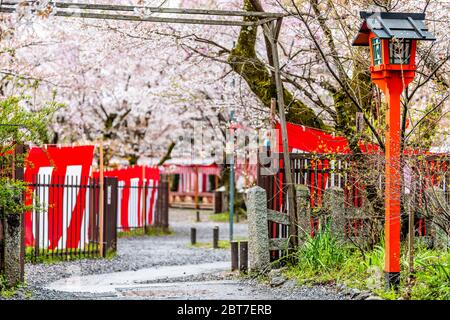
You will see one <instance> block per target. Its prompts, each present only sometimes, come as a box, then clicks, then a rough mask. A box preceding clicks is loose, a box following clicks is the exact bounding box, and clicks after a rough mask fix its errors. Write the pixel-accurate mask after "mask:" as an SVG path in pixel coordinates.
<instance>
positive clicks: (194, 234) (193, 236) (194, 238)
mask: <svg viewBox="0 0 450 320" xmlns="http://www.w3.org/2000/svg"><path fill="white" fill-rule="evenodd" d="M196 243H197V229H195V228H191V245H194V244H196Z"/></svg>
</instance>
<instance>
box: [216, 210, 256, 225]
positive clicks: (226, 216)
mask: <svg viewBox="0 0 450 320" xmlns="http://www.w3.org/2000/svg"><path fill="white" fill-rule="evenodd" d="M235 214H236V213H235ZM208 219H209V220H210V221H213V222H224V223H226V222H229V221H230V213H229V212H228V211H226V212H222V213H214V214H211V215H209V217H208ZM245 221H247V215H246V214H245V211H243V210H239V222H238V223H240V222H245ZM233 222H235V223H236V216H234V217H233Z"/></svg>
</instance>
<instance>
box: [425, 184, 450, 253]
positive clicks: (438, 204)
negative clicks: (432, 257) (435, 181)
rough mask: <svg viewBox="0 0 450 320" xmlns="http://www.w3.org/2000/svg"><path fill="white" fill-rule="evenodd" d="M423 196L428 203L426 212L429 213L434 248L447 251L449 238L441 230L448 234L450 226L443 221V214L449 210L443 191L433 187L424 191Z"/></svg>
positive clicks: (449, 244)
mask: <svg viewBox="0 0 450 320" xmlns="http://www.w3.org/2000/svg"><path fill="white" fill-rule="evenodd" d="M425 195H426V198H427V202H428V208H426V211H428V212H430V213H431V219H430V220H431V230H430V233H431V236H432V237H433V240H434V241H433V242H434V246H435V247H436V248H439V249H444V250H446V249H448V248H449V246H450V243H449V242H450V238H449V236H448V235H447V233H446V232H445V231H444V230H443V228H445V229H446V230H447V232H450V224H449V222H448V221H447V220H446V219H445V217H444V215H443V212H445V211H447V212H448V210H450V208H449V207H448V204H447V202H446V200H445V192H444V190H442V189H440V188H437V187H434V188H428V189H426V190H425Z"/></svg>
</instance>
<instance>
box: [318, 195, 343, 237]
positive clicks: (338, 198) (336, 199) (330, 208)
mask: <svg viewBox="0 0 450 320" xmlns="http://www.w3.org/2000/svg"><path fill="white" fill-rule="evenodd" d="M323 209H325V211H326V212H327V214H328V215H329V219H330V220H329V221H330V223H331V225H330V231H331V233H332V234H334V235H336V236H339V237H343V236H344V234H345V230H344V226H345V199H344V190H343V189H342V188H339V187H331V188H328V189H326V190H325V192H324V194H323Z"/></svg>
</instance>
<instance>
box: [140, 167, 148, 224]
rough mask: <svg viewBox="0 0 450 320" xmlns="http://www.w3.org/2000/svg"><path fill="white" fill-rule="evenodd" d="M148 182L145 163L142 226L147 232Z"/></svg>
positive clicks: (143, 170)
mask: <svg viewBox="0 0 450 320" xmlns="http://www.w3.org/2000/svg"><path fill="white" fill-rule="evenodd" d="M146 186H147V184H146V182H145V165H143V166H142V206H141V209H142V211H141V219H142V228H143V229H144V233H146V232H147V217H146V215H147V208H146V207H147V203H146V192H147V188H146Z"/></svg>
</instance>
